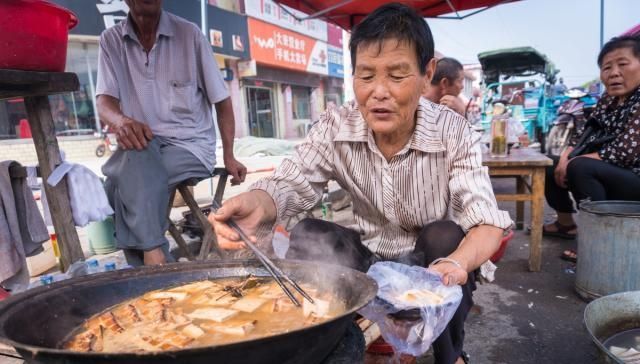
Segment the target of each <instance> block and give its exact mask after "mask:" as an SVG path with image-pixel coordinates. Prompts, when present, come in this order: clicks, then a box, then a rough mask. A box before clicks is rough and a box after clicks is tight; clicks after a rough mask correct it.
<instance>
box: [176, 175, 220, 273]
mask: <svg viewBox="0 0 640 364" xmlns="http://www.w3.org/2000/svg"><path fill="white" fill-rule="evenodd" d="M215 176H218V186H217V187H216V193H215V196H214V200H215V201H217V202H218V203H222V195H223V194H224V188H225V185H226V183H227V177H228V176H229V173H227V170H226V169H224V168H215V169H214V170H213V173H212V174H211V177H215ZM201 180H202V179H198V178H190V179H188V180H186V181H183V182H182V183H180V184H178V186H177V187H176V189H174V190H173V191H172V192H171V195H170V198H169V206H168V208H167V220H168V221H169V234H171V236H172V237H173V239H174V240H175V241H176V243H177V244H178V247H180V250H181V251H182V252H183V254H184V255H185V257H187V259H189V260H190V261H193V260H205V259H207V257H208V256H209V253H210V252H211V251H213V252H214V253H216V255H218V258H221V259H222V258H223V254H224V253H223V252H222V250H221V249H220V247H219V246H218V239H217V237H216V234H215V233H214V231H213V229H212V228H211V224H209V221H208V220H207V217H206V216H205V215H204V213H203V212H202V210H201V209H200V206H198V203H197V202H196V200H195V198H194V197H193V194H192V193H191V191H189V186H195V185H196V184H198V182H200V181H201ZM176 191H179V192H180V195H181V196H182V198H183V199H184V202H185V203H186V204H187V206H188V207H189V210H190V211H191V213H192V214H193V216H194V217H195V218H196V220H197V221H198V224H199V225H200V228H201V229H202V231H203V232H204V236H203V237H202V245H201V246H200V253H199V254H198V256H197V257H195V256H194V255H193V254H192V253H191V251H190V250H189V248H188V247H187V243H186V242H185V241H184V239H183V238H182V234H181V233H180V232H179V231H178V228H177V227H176V226H175V224H174V223H173V222H172V221H171V219H170V218H169V214H170V213H171V207H172V203H173V198H174V197H175V195H176Z"/></svg>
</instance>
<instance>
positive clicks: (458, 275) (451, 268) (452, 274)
mask: <svg viewBox="0 0 640 364" xmlns="http://www.w3.org/2000/svg"><path fill="white" fill-rule="evenodd" d="M429 269H430V270H432V271H436V272H438V273H440V274H441V275H442V283H443V284H444V285H445V286H455V285H456V284H459V285H464V284H466V283H467V279H468V278H469V273H467V271H466V270H464V269H462V268H460V267H458V266H457V265H455V264H453V263H450V262H446V261H441V262H439V263H438V264H436V265H432V266H430V267H429Z"/></svg>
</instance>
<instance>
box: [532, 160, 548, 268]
mask: <svg viewBox="0 0 640 364" xmlns="http://www.w3.org/2000/svg"><path fill="white" fill-rule="evenodd" d="M544 175H545V169H544V168H535V169H534V171H533V175H532V178H531V195H532V196H531V243H530V245H529V248H530V252H529V270H530V271H532V272H538V271H540V265H541V261H542V219H543V217H544V216H543V215H544Z"/></svg>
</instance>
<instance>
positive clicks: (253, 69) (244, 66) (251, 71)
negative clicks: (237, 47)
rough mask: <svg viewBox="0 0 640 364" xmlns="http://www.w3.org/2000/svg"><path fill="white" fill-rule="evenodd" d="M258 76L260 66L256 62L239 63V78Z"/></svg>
mask: <svg viewBox="0 0 640 364" xmlns="http://www.w3.org/2000/svg"><path fill="white" fill-rule="evenodd" d="M257 75H258V66H257V65H256V60H255V59H252V60H249V61H241V62H238V77H240V78H244V77H255V76H257Z"/></svg>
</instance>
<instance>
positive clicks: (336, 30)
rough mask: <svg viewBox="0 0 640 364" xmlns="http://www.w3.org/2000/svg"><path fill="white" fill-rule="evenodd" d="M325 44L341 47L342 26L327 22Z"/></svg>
mask: <svg viewBox="0 0 640 364" xmlns="http://www.w3.org/2000/svg"><path fill="white" fill-rule="evenodd" d="M327 44H329V45H332V46H335V47H339V48H342V28H340V27H339V26H337V25H334V24H327Z"/></svg>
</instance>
